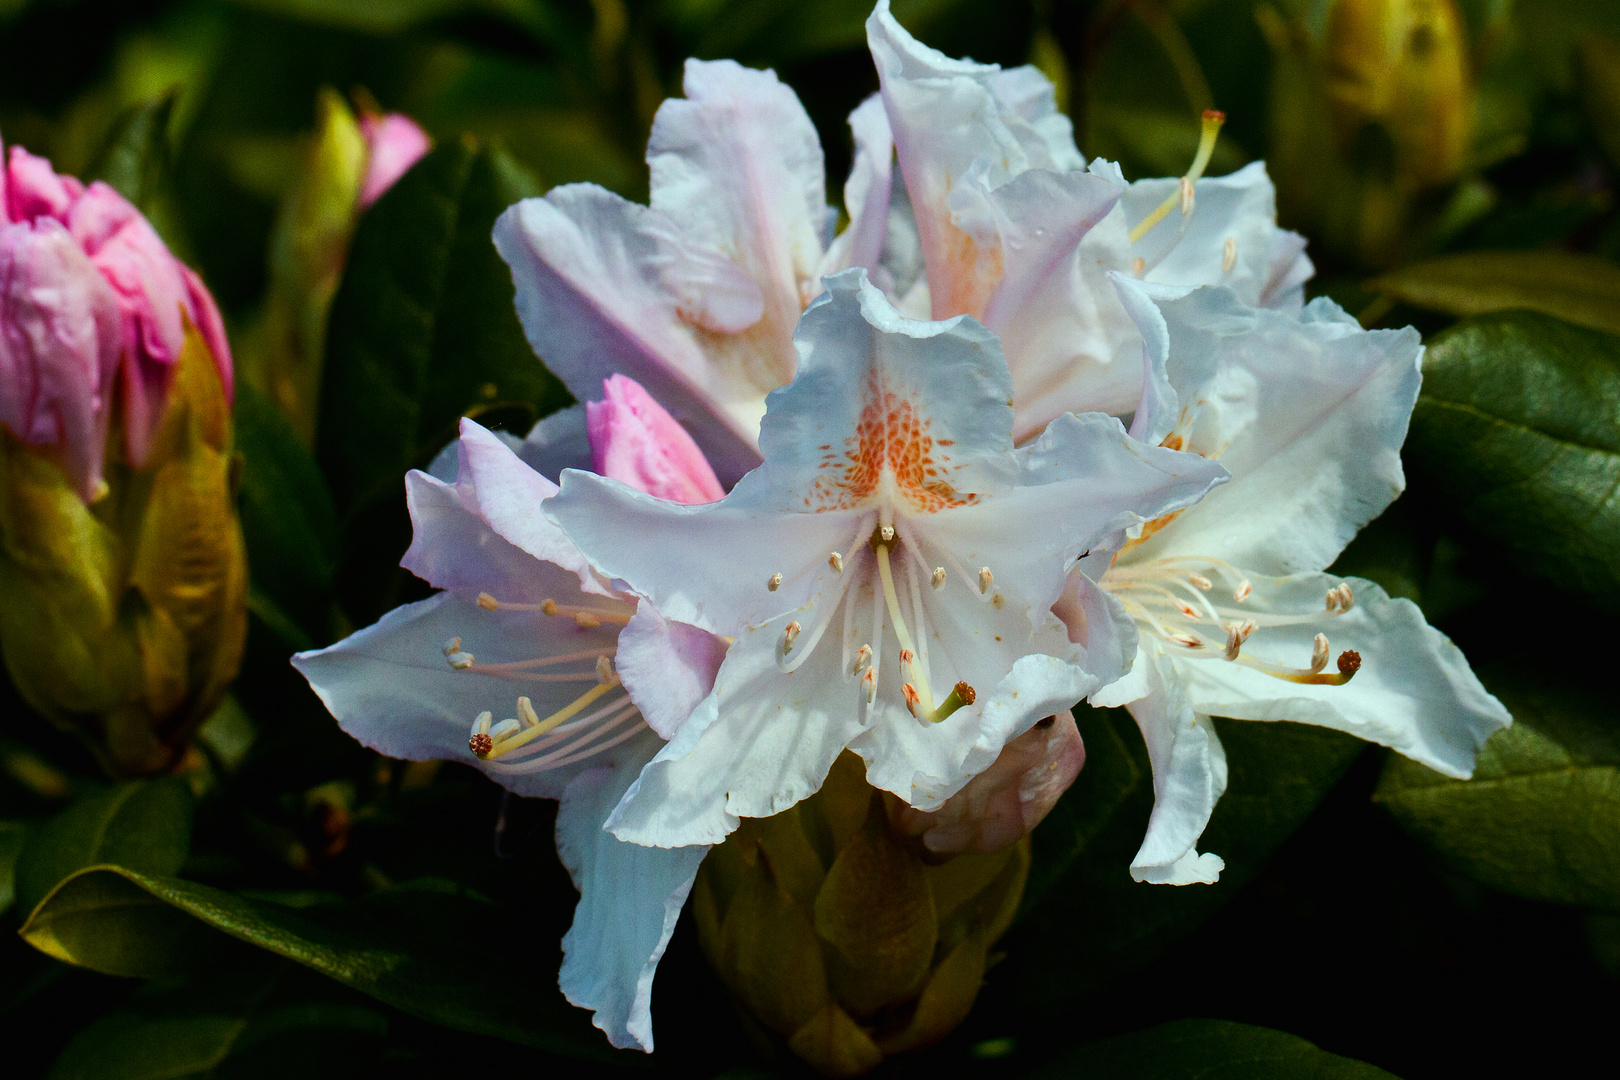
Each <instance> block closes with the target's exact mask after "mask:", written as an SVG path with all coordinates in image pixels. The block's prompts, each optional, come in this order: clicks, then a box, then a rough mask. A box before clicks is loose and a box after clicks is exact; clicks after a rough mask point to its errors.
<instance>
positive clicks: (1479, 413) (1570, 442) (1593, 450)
mask: <svg viewBox="0 0 1620 1080" xmlns="http://www.w3.org/2000/svg"><path fill="white" fill-rule="evenodd" d="M1418 400H1419V401H1420V402H1423V403H1426V404H1428V405H1431V406H1433V407H1435V408H1437V409H1450V410H1453V411H1455V412H1461V413H1467V414H1469V415H1471V416H1474V417H1476V418H1478V419H1481V420H1484V421H1487V422H1488V423H1491V424H1495V425H1497V426H1499V427H1505V428H1510V429H1512V430H1514V431H1518V432H1523V433H1526V434H1529V435H1534V436H1536V437H1538V438H1542V439H1546V440H1548V441H1549V442H1555V443H1558V444H1559V445H1561V446H1568V447H1572V448H1574V449H1577V450H1584V451H1586V452H1587V453H1590V454H1602V455H1603V456H1604V457H1611V458H1620V449H1611V448H1609V447H1605V446H1594V445H1592V444H1590V443H1585V442H1581V441H1580V440H1579V439H1571V438H1567V437H1565V436H1562V435H1554V434H1553V433H1552V432H1550V431H1545V430H1543V429H1541V428H1538V427H1534V426H1532V425H1530V424H1528V423H1524V422H1522V421H1518V420H1510V419H1508V418H1507V417H1504V416H1498V415H1497V414H1495V413H1492V412H1488V411H1486V410H1485V409H1482V408H1480V407H1479V406H1478V405H1474V404H1471V403H1469V402H1466V401H1449V400H1447V399H1445V398H1437V397H1433V396H1432V395H1429V394H1424V395H1423V396H1422V397H1420V398H1419V399H1418Z"/></svg>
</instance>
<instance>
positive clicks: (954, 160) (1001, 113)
mask: <svg viewBox="0 0 1620 1080" xmlns="http://www.w3.org/2000/svg"><path fill="white" fill-rule="evenodd" d="M866 35H867V43H868V44H869V45H870V46H871V49H872V57H873V59H874V60H875V61H876V63H877V69H878V78H879V81H880V82H881V84H882V88H883V89H882V93H883V101H884V105H885V107H886V108H887V110H888V114H889V123H890V126H891V127H892V129H893V132H894V142H895V149H896V150H897V151H898V154H899V160H900V169H901V172H902V173H903V174H904V176H905V181H906V188H907V191H908V192H909V194H910V198H911V203H912V206H913V208H914V210H915V213H916V219H917V229H918V233H919V235H920V237H921V240H922V250H923V258H924V261H925V263H926V265H927V268H928V284H929V292H930V295H931V297H932V301H933V311H934V314H935V317H938V318H943V317H948V316H951V315H960V314H971V315H975V316H981V315H983V313H984V303H985V301H986V300H987V299H988V297H989V294H990V291H991V290H992V289H993V288H994V286H995V278H996V276H997V275H995V274H994V273H993V272H992V269H991V267H990V266H989V264H985V265H981V264H980V263H979V260H978V259H977V256H976V253H975V251H974V244H973V242H972V240H971V239H970V238H969V237H967V236H966V235H965V234H963V232H962V231H961V230H960V229H959V228H958V227H957V226H955V225H954V224H952V222H951V212H950V205H949V200H950V195H951V188H952V186H953V185H954V183H955V182H956V181H957V180H958V179H960V178H961V177H963V176H965V175H967V173H968V170H969V168H970V167H971V166H972V165H973V163H974V162H975V161H976V160H979V159H983V160H985V161H987V162H990V163H992V164H993V165H995V166H997V167H998V169H999V175H998V177H997V178H996V182H1000V181H1001V180H1004V179H1006V178H1008V177H1012V176H1016V175H1018V174H1019V173H1022V172H1024V171H1026V170H1027V169H1031V168H1038V169H1053V168H1059V169H1070V168H1078V167H1079V165H1080V163H1081V159H1080V157H1079V154H1078V152H1077V151H1075V150H1074V149H1073V145H1074V144H1073V138H1072V133H1071V132H1070V131H1069V129H1068V121H1067V119H1065V118H1063V117H1061V115H1060V114H1058V113H1057V110H1056V108H1055V106H1054V104H1053V99H1052V90H1051V86H1050V84H1046V83H1045V80H1044V78H1043V77H1042V76H1040V74H1039V73H1038V72H1035V71H1034V70H1033V69H1030V68H1021V69H1018V70H1016V71H1010V72H1004V71H1002V70H1001V69H1000V68H999V67H997V66H996V65H993V64H976V63H973V62H972V61H964V60H952V59H951V58H949V57H947V56H945V55H944V54H943V53H940V52H938V51H937V50H935V49H930V48H928V47H927V46H925V45H923V44H921V43H920V42H918V41H917V40H916V39H915V38H913V37H912V36H911V35H910V34H908V33H907V32H906V31H905V29H904V28H902V27H901V26H900V24H899V23H898V22H896V21H895V20H894V17H893V16H892V15H891V14H890V13H889V5H888V3H887V0H881V2H880V3H879V4H878V6H877V8H876V9H875V10H874V11H873V12H872V15H871V17H870V18H868V19H867V22H866ZM1054 151H1056V152H1055V153H1054Z"/></svg>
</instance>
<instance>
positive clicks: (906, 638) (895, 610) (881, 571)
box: [872, 525, 990, 712]
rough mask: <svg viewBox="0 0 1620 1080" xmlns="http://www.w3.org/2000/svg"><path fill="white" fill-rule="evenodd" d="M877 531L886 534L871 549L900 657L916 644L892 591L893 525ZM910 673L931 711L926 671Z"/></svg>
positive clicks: (986, 571)
mask: <svg viewBox="0 0 1620 1080" xmlns="http://www.w3.org/2000/svg"><path fill="white" fill-rule="evenodd" d="M878 533H879V535H882V534H885V533H886V534H887V535H886V536H883V542H882V543H875V544H873V545H872V549H873V551H875V552H876V553H877V564H878V577H879V578H881V579H882V582H883V602H884V603H885V604H886V605H888V609H889V618H890V619H892V620H894V636H895V637H897V638H899V639H900V649H901V653H900V655H901V657H902V658H903V657H904V656H905V655H906V654H907V653H911V654H913V655H915V653H916V651H917V650H916V646H915V645H913V644H912V643H911V633H910V632H909V631H908V630H907V629H906V620H905V617H904V616H902V615H901V614H900V597H899V596H898V595H897V594H896V593H895V591H894V571H893V570H892V569H891V568H890V566H889V548H890V547H891V546H892V544H893V541H894V527H893V526H892V525H884V526H882V527H881V528H880V529H879V530H878ZM988 573H990V571H989V570H985V571H982V574H988ZM982 574H981V576H982ZM912 674H913V675H914V676H915V678H916V680H917V687H916V692H917V693H918V694H919V695H920V696H921V699H922V703H923V704H922V707H923V708H924V709H925V710H926V711H928V712H932V711H933V709H934V699H933V695H932V694H930V693H929V692H928V675H927V673H926V672H924V671H923V670H922V665H920V664H919V665H917V666H916V668H915V670H914V671H913V672H912Z"/></svg>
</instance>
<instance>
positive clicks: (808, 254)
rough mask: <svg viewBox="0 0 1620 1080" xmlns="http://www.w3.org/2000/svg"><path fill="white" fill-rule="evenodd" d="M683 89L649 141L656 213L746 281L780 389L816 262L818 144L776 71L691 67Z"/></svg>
mask: <svg viewBox="0 0 1620 1080" xmlns="http://www.w3.org/2000/svg"><path fill="white" fill-rule="evenodd" d="M683 88H684V90H685V93H686V97H685V98H671V99H669V100H667V101H665V102H664V103H663V105H661V106H660V107H659V109H658V115H657V116H656V117H655V118H654V119H653V127H652V135H651V137H650V138H649V139H648V142H647V165H648V167H649V169H650V170H651V173H652V177H651V181H652V206H653V209H655V210H657V211H660V212H662V213H665V214H667V215H668V216H669V219H670V220H671V221H673V222H675V223H676V225H677V226H678V227H679V229H680V230H681V232H683V233H684V234H685V235H686V236H688V237H690V238H691V239H692V240H693V241H695V242H696V243H698V244H701V245H703V246H704V247H706V248H709V249H711V250H713V251H716V252H718V253H720V254H721V255H723V256H725V257H726V258H727V259H729V260H731V262H733V263H735V264H736V265H737V266H738V267H740V268H741V269H742V271H743V273H744V274H746V276H747V277H748V278H750V279H752V281H753V282H754V283H755V285H756V286H757V287H758V289H759V292H760V295H761V297H762V298H763V312H764V322H765V323H766V324H767V326H765V327H763V328H762V335H761V342H762V344H763V345H764V346H765V347H766V348H767V349H770V350H772V351H773V352H776V353H778V354H779V355H778V356H776V357H775V359H774V360H773V364H774V366H776V368H777V369H778V370H777V373H778V376H779V377H778V378H777V379H776V382H777V383H782V382H786V381H787V380H788V379H789V378H791V377H792V374H793V355H792V354H793V347H792V343H791V335H792V333H793V324H794V323H795V322H797V321H798V317H799V312H800V311H801V310H803V308H804V305H805V303H806V301H808V300H809V298H810V296H811V295H812V294H813V293H814V292H815V291H816V289H815V288H814V285H815V274H816V270H817V268H818V267H819V265H820V263H821V254H822V251H821V236H820V232H821V222H822V219H823V217H824V216H825V214H826V208H827V193H826V180H825V174H826V167H825V164H824V162H823V159H822V155H821V142H820V140H819V138H818V137H817V135H816V129H815V125H813V124H812V123H811V122H810V117H809V116H808V115H807V114H806V113H805V111H804V106H802V105H800V104H799V99H798V97H797V96H796V95H795V94H794V93H793V91H792V90H791V89H789V88H788V87H786V86H784V85H783V84H782V83H781V82H780V81H779V80H778V79H777V77H776V73H775V72H773V71H755V70H752V69H750V68H745V67H742V66H741V65H739V64H737V63H735V62H733V61H730V60H716V61H712V62H710V61H702V60H688V61H687V62H686V72H685V80H684V84H683ZM773 385H774V384H773ZM764 389H767V390H768V389H771V387H769V386H767V387H764Z"/></svg>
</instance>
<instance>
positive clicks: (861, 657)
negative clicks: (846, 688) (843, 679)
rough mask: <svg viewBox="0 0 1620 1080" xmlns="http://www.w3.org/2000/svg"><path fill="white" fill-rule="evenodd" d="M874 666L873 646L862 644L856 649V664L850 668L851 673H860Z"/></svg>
mask: <svg viewBox="0 0 1620 1080" xmlns="http://www.w3.org/2000/svg"><path fill="white" fill-rule="evenodd" d="M871 666H872V646H870V645H862V646H861V647H860V648H859V649H856V650H855V666H854V667H853V668H852V669H851V670H850V674H851V675H859V674H860V673H861V672H863V671H865V670H866V669H867V668H869V667H871Z"/></svg>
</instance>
